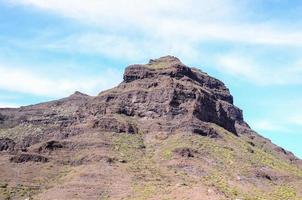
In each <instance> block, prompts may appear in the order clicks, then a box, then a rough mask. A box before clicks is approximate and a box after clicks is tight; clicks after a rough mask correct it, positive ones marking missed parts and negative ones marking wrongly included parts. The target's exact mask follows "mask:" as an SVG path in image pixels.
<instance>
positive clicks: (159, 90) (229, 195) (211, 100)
mask: <svg viewBox="0 0 302 200" xmlns="http://www.w3.org/2000/svg"><path fill="white" fill-rule="evenodd" d="M28 197H29V198H30V199H41V200H55V199H57V200H63V199H64V200H68V199H104V200H105V199H129V200H130V199H131V200H132V199H133V200H134V199H142V200H143V199H152V200H159V199H162V200H167V199H179V200H183V199H190V200H191V199H193V200H194V199H195V200H208V199H209V200H216V199H219V200H220V199H234V200H235V199H237V200H239V199H240V200H244V199H246V200H252V199H254V200H256V199H258V200H264V199H267V200H269V199H272V200H299V199H302V162H301V160H299V159H298V158H296V157H295V156H294V155H293V154H292V153H291V152H288V151H286V150H284V149H283V148H281V147H278V146H276V145H274V144H273V143H271V141H270V140H268V139H266V138H263V137H262V136H260V135H259V134H257V133H256V132H255V131H253V130H252V129H251V128H250V127H249V125H248V124H247V123H246V122H245V121H244V118H243V114H242V111H241V110H240V109H239V108H237V107H236V106H235V105H234V104H233V96H232V95H231V94H230V92H229V90H228V88H227V87H226V86H225V85H224V83H222V82H221V81H219V80H217V79H215V78H213V77H211V76H209V75H208V74H206V73H205V72H203V71H200V70H199V69H196V68H190V67H188V66H186V65H184V64H183V63H182V62H181V61H180V60H179V59H177V58H175V57H172V56H166V57H162V58H159V59H155V60H150V62H149V63H148V64H145V65H138V64H136V65H130V66H129V67H127V68H126V69H125V73H124V81H123V82H122V83H120V84H119V85H118V86H117V87H115V88H112V89H110V90H107V91H103V92H101V93H99V94H98V95H97V96H88V95H86V94H83V93H80V92H75V93H74V94H73V95H71V96H69V97H67V98H64V99H60V100H57V101H52V102H47V103H41V104H37V105H31V106H25V107H21V108H14V109H0V199H5V200H8V199H18V200H19V199H22V200H23V199H25V198H28Z"/></svg>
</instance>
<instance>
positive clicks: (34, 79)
mask: <svg viewBox="0 0 302 200" xmlns="http://www.w3.org/2000/svg"><path fill="white" fill-rule="evenodd" d="M27 69H29V70H25V69H24V67H23V68H22V69H21V68H17V67H15V66H14V67H11V66H9V65H3V64H0V89H3V90H8V91H14V92H21V93H27V94H33V95H38V96H48V97H64V96H66V95H69V94H71V93H73V92H74V91H76V90H80V91H82V92H87V93H90V94H94V95H95V94H96V93H97V92H100V91H101V90H103V89H108V88H110V87H112V86H114V85H116V84H117V83H118V82H119V81H120V76H119V73H117V72H116V71H114V70H110V69H109V70H105V71H104V72H103V73H100V74H99V75H95V76H93V77H83V76H81V77H78V76H77V77H73V78H69V77H60V74H58V75H57V76H56V77H49V75H48V74H39V73H37V72H34V71H30V68H27Z"/></svg>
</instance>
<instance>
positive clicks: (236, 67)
mask: <svg viewBox="0 0 302 200" xmlns="http://www.w3.org/2000/svg"><path fill="white" fill-rule="evenodd" d="M251 56H252V55H251ZM251 56H247V55H240V54H238V55H232V54H230V55H223V56H218V57H217V66H216V67H217V68H218V69H219V70H220V71H223V72H224V73H228V74H231V75H234V76H236V77H239V78H241V79H243V80H247V81H250V82H253V83H255V84H259V85H286V84H301V83H302V63H301V62H300V61H294V62H293V63H290V64H288V65H287V66H282V67H280V66H268V65H265V64H261V62H260V63H257V62H256V60H257V59H254V61H252V59H251V58H249V57H251Z"/></svg>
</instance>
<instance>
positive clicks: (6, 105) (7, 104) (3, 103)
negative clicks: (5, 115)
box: [0, 102, 20, 108]
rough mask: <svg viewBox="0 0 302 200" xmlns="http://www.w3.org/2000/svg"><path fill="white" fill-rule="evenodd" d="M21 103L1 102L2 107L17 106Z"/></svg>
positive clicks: (0, 106)
mask: <svg viewBox="0 0 302 200" xmlns="http://www.w3.org/2000/svg"><path fill="white" fill-rule="evenodd" d="M19 106H20V105H17V104H13V103H6V102H0V108H17V107H19Z"/></svg>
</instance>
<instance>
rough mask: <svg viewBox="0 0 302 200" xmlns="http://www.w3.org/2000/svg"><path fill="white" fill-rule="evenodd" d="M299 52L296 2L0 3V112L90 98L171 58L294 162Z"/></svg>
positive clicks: (299, 119)
mask: <svg viewBox="0 0 302 200" xmlns="http://www.w3.org/2000/svg"><path fill="white" fill-rule="evenodd" d="M301 52H302V1H300V0H165V1H162V0H86V1H82V0H0V107H18V106H24V105H30V104H35V103H39V102H44V101H49V100H53V99H58V98H62V97H66V96H68V95H70V94H72V93H73V92H74V91H81V92H84V93H87V94H90V95H97V93H99V92H100V91H102V90H105V89H108V88H111V87H113V86H115V85H117V84H118V83H119V82H120V81H121V80H122V75H123V71H124V68H125V67H126V66H127V65H129V64H134V63H146V62H148V60H149V59H150V58H158V57H160V56H165V55H174V56H176V57H178V58H180V59H181V60H182V61H183V63H185V64H187V65H189V66H194V67H198V68H200V69H201V70H203V71H205V72H207V73H208V74H210V75H211V76H214V77H216V78H219V79H220V80H222V81H223V82H224V83H225V84H226V85H227V87H229V88H230V91H231V93H232V95H233V96H234V100H235V105H236V106H238V107H239V108H241V109H242V110H243V112H244V117H245V120H246V121H247V122H248V123H249V124H250V126H251V127H252V128H253V129H255V130H256V131H257V132H259V133H260V134H262V135H263V136H265V137H268V138H269V139H271V140H272V141H273V142H274V143H276V144H278V145H280V146H282V147H284V148H286V149H288V150H290V151H292V152H294V153H295V154H296V155H297V156H299V157H300V158H302V131H301V128H302V89H301V86H302V53H301Z"/></svg>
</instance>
